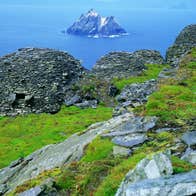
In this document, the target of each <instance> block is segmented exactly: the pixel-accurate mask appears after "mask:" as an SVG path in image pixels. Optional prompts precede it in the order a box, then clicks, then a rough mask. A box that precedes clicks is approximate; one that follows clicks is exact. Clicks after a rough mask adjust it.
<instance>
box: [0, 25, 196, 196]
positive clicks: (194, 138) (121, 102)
mask: <svg viewBox="0 0 196 196" xmlns="http://www.w3.org/2000/svg"><path fill="white" fill-rule="evenodd" d="M195 35H196V25H190V26H188V27H186V28H185V29H183V30H182V32H181V33H180V35H179V36H178V37H177V39H176V41H175V43H174V44H173V45H172V46H171V47H170V48H169V49H168V51H167V58H166V59H164V58H163V57H161V55H160V53H159V52H157V51H151V50H141V51H136V52H134V53H129V52H127V53H123V52H116V53H109V54H107V55H105V56H104V57H102V58H101V59H100V60H99V61H98V62H97V64H96V65H95V66H94V68H93V70H92V72H91V71H88V70H85V69H83V68H82V66H81V65H80V64H79V62H78V61H77V60H76V59H74V57H72V56H69V55H68V54H63V53H61V52H60V53H59V52H57V51H51V50H49V51H48V50H43V49H42V50H39V53H38V54H37V53H36V56H35V59H34V60H33V61H32V62H31V64H32V65H33V63H35V64H34V66H35V68H37V67H38V68H40V69H41V70H42V77H43V78H44V81H45V80H47V79H49V81H52V80H53V79H54V81H55V82H54V83H55V85H56V87H55V88H53V91H51V89H52V88H51V87H53V86H54V83H45V86H46V87H44V88H43V87H40V89H38V90H39V91H36V92H38V93H39V92H44V93H41V95H42V97H37V96H36V95H35V94H32V95H33V96H32V97H34V98H35V99H36V100H38V102H39V103H41V104H42V106H43V107H45V108H48V106H50V107H51V106H53V104H54V105H55V106H58V107H59V106H60V107H61V109H60V111H58V110H55V112H53V110H43V111H44V112H46V113H42V112H43V111H41V110H38V111H37V107H35V109H36V110H33V109H32V108H34V104H33V105H32V104H30V105H28V104H26V101H28V100H26V99H27V98H26V96H27V95H28V93H27V94H25V96H24V97H22V96H18V94H20V95H21V93H18V90H17V91H16V90H15V89H16V88H15V87H14V88H13V89H12V88H11V87H12V86H14V84H13V81H10V80H8V79H7V80H6V84H7V88H1V89H0V90H1V92H2V93H4V95H9V92H12V94H14V93H15V95H16V96H15V99H14V100H13V99H12V100H10V99H8V100H7V99H6V98H4V99H3V98H1V99H3V101H1V105H0V109H1V110H0V111H3V114H4V115H2V117H1V118H0V141H1V142H0V158H1V159H0V168H1V169H0V195H10V196H11V195H21V196H27V195H32V196H38V195H57V196H61V195H89V196H92V195H95V196H112V195H117V196H121V195H122V196H131V195H137V196H147V195H152V196H156V195H173V196H179V195H181V196H183V195H184V196H185V195H194V194H196V188H195V187H196V174H195V172H196V152H195V149H196V148H195V145H196V131H195V128H196V124H195V119H196V94H195V93H196V89H195V83H196V69H195V68H196V42H195ZM37 50H38V49H31V50H30V52H32V51H37ZM22 51H25V54H24V53H21V52H17V53H14V54H10V55H7V56H4V57H2V58H1V59H0V66H1V67H0V69H3V68H4V69H3V70H4V72H6V73H7V72H10V71H9V70H10V67H13V65H17V66H19V67H20V66H24V67H25V66H26V65H27V63H26V62H27V60H28V58H27V57H26V54H28V55H30V54H32V53H30V54H29V52H27V51H26V50H22ZM46 51H47V54H48V52H49V54H50V55H49V56H48V58H43V57H42V56H41V55H40V54H44V53H45V52H46ZM51 53H52V54H51ZM57 54H58V58H57V57H56V56H55V55H57ZM17 55H18V56H17ZM53 55H54V57H55V58H54V60H53V58H52V57H53ZM22 56H23V58H24V60H25V61H24V63H23V60H22V58H21V57H22ZM13 62H14V63H13ZM40 62H41V63H40ZM56 62H57V63H56ZM40 64H41V67H40ZM57 64H58V66H57V67H55V65H57ZM68 65H69V66H68ZM36 66H37V67H36ZM5 67H6V69H5ZM62 67H63V68H62ZM67 67H71V68H72V69H73V70H74V72H72V70H69V69H68V70H67V71H66V73H68V74H63V73H65V72H61V70H64V69H67ZM25 68H26V67H25ZM23 70H24V71H25V72H24V73H25V75H24V74H23V76H25V79H26V80H27V81H28V79H29V78H30V80H31V81H35V80H36V79H37V78H36V77H37V76H38V79H39V78H40V75H39V74H38V75H36V74H35V75H33V77H32V78H31V77H29V76H28V71H26V69H23ZM117 73H119V74H117ZM18 75H19V74H16V75H14V80H16V81H20V83H19V84H20V86H21V87H20V88H22V87H23V88H24V87H25V92H24V91H23V94H24V93H26V92H28V91H29V89H32V87H34V85H33V84H34V82H32V85H30V87H29V86H28V85H27V84H30V83H29V82H24V81H21V78H18ZM0 76H1V75H0ZM1 77H3V76H1ZM63 77H64V78H63ZM60 81H64V82H60ZM58 82H59V84H56V83H58ZM8 87H9V88H8ZM33 89H34V88H33ZM43 89H45V90H44V91H42V90H43ZM34 91H35V89H34ZM48 91H49V93H47V92H48ZM51 92H55V93H51ZM17 93H18V94H17ZM59 96H60V99H59V101H58V102H56V98H58V97H59ZM4 97H6V96H4ZM8 97H9V96H8ZM12 98H13V96H12ZM16 98H18V99H20V101H21V99H22V101H23V102H22V104H21V102H18V100H17V99H16ZM48 100H51V101H50V102H48ZM54 100H55V101H54ZM6 101H7V102H6ZM11 101H13V102H11ZM16 101H17V103H18V105H15V104H14V106H15V108H14V109H13V107H11V106H13V103H15V102H16ZM7 103H9V104H10V105H9V107H6V106H7ZM48 103H50V104H48ZM56 104H58V105H56ZM35 106H36V102H35ZM29 107H30V109H28V108H29ZM18 109H20V110H18ZM40 109H41V108H40ZM5 111H6V112H5ZM13 111H14V112H13ZM15 111H24V112H19V114H17V115H16V112H15ZM54 113H55V114H54ZM10 114H11V115H10Z"/></svg>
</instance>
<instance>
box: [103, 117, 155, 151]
mask: <svg viewBox="0 0 196 196" xmlns="http://www.w3.org/2000/svg"><path fill="white" fill-rule="evenodd" d="M129 115H130V114H129ZM156 122H157V118H156V117H137V116H134V115H132V116H130V119H129V120H128V121H126V122H124V123H122V124H121V125H120V126H118V127H115V128H114V129H110V130H109V131H108V133H105V134H102V137H108V138H111V139H112V142H113V143H114V144H116V145H118V146H121V147H127V148H132V147H135V146H137V145H139V144H142V143H144V142H145V141H146V140H147V139H148V138H147V132H148V131H149V130H150V129H151V128H153V127H155V125H156Z"/></svg>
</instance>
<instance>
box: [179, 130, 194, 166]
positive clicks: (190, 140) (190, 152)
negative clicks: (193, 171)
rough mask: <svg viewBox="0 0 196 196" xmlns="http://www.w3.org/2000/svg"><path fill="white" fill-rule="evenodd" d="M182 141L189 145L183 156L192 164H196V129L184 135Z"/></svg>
mask: <svg viewBox="0 0 196 196" xmlns="http://www.w3.org/2000/svg"><path fill="white" fill-rule="evenodd" d="M182 141H183V142H184V143H185V144H186V145H187V146H188V148H187V150H186V151H185V153H184V154H183V156H182V157H181V158H182V159H183V160H186V161H188V162H190V163H192V164H194V165H195V164H196V131H189V132H187V133H185V134H184V135H183V136H182Z"/></svg>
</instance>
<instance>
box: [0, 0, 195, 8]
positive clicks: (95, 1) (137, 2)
mask: <svg viewBox="0 0 196 196" xmlns="http://www.w3.org/2000/svg"><path fill="white" fill-rule="evenodd" d="M0 5H33V6H41V5H42V6H85V5H92V7H96V6H118V7H119V8H124V7H127V6H128V7H130V8H167V9H168V8H169V9H196V0H76V1H74V0H0Z"/></svg>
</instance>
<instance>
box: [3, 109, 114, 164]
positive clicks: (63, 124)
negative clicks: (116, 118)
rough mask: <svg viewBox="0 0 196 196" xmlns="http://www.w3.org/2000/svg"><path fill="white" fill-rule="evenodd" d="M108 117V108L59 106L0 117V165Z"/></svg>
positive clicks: (58, 140)
mask: <svg viewBox="0 0 196 196" xmlns="http://www.w3.org/2000/svg"><path fill="white" fill-rule="evenodd" d="M111 117H112V109H111V108H106V107H102V106H100V107H98V108H97V109H91V108H90V109H79V108H77V107H62V109H61V111H60V112H59V113H57V114H55V115H51V114H30V115H25V116H18V117H14V118H11V117H10V118H8V117H5V118H3V119H1V120H0V168H2V167H5V166H7V165H8V164H9V163H10V162H11V161H13V160H16V159H18V158H20V157H24V156H26V155H28V154H30V153H32V152H34V151H35V150H37V149H40V148H41V147H43V146H45V145H48V144H52V143H57V142H60V141H63V140H64V139H66V138H68V137H69V136H70V135H72V134H74V133H77V132H81V131H84V130H85V129H86V128H87V127H88V126H89V125H91V124H93V123H95V122H99V121H105V120H108V119H110V118H111Z"/></svg>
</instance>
